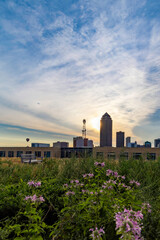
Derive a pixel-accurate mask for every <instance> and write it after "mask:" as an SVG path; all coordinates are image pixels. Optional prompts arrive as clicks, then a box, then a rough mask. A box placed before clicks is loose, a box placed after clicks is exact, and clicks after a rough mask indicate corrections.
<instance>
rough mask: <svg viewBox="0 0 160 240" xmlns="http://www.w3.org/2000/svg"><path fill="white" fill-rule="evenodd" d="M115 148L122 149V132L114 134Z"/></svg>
mask: <svg viewBox="0 0 160 240" xmlns="http://www.w3.org/2000/svg"><path fill="white" fill-rule="evenodd" d="M116 147H124V132H121V131H120V132H116Z"/></svg>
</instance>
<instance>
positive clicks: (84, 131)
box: [82, 119, 86, 138]
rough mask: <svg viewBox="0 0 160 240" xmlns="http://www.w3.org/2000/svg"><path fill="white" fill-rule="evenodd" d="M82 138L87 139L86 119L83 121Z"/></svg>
mask: <svg viewBox="0 0 160 240" xmlns="http://www.w3.org/2000/svg"><path fill="white" fill-rule="evenodd" d="M82 137H83V138H86V119H83V129H82Z"/></svg>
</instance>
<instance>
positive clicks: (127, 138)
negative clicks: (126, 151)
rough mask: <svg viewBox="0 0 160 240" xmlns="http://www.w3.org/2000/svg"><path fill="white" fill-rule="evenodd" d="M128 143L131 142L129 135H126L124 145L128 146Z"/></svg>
mask: <svg viewBox="0 0 160 240" xmlns="http://www.w3.org/2000/svg"><path fill="white" fill-rule="evenodd" d="M129 143H131V137H126V147H128V144H129Z"/></svg>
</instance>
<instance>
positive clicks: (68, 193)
mask: <svg viewBox="0 0 160 240" xmlns="http://www.w3.org/2000/svg"><path fill="white" fill-rule="evenodd" d="M66 195H67V196H71V195H75V192H71V191H68V192H66Z"/></svg>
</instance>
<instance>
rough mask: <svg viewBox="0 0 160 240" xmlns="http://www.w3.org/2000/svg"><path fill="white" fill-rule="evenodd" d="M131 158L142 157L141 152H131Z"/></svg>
mask: <svg viewBox="0 0 160 240" xmlns="http://www.w3.org/2000/svg"><path fill="white" fill-rule="evenodd" d="M133 158H134V159H141V158H142V153H133Z"/></svg>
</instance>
